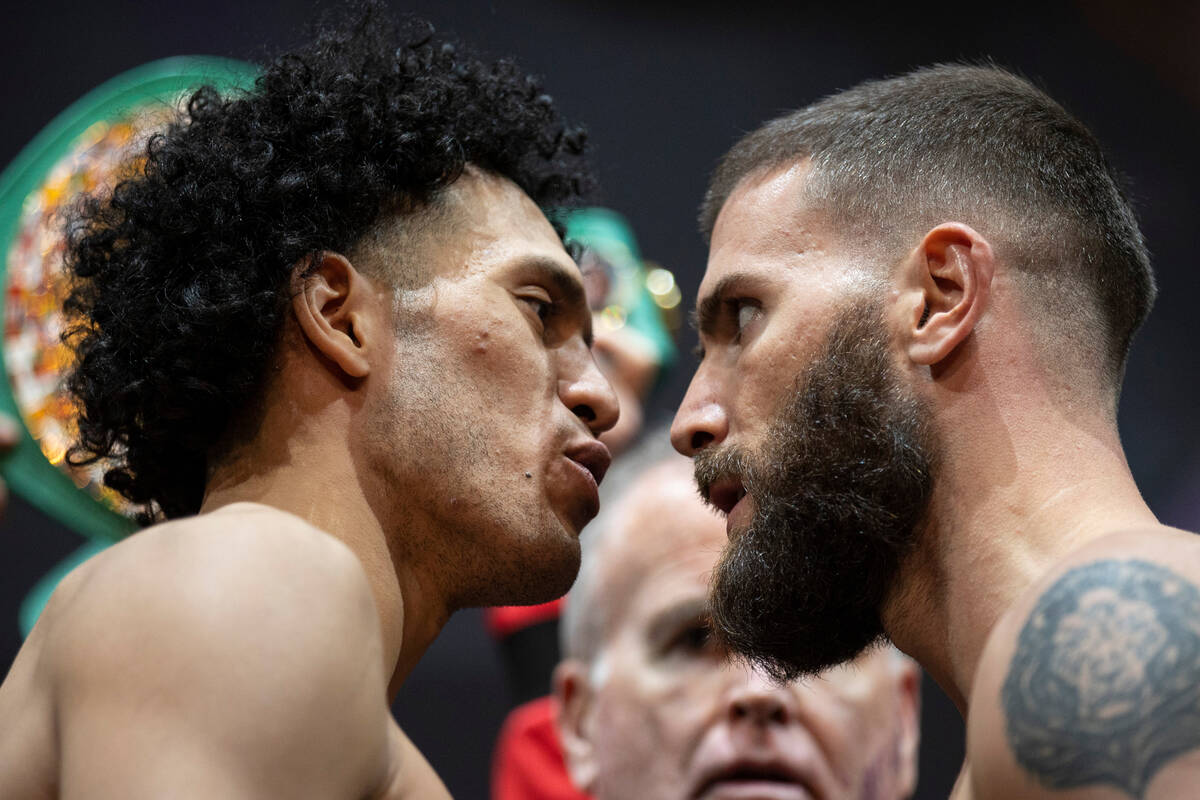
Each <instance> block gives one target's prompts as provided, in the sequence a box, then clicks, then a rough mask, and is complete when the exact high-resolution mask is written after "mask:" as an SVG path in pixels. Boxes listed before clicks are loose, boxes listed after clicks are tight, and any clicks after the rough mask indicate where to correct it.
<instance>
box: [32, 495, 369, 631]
mask: <svg viewBox="0 0 1200 800" xmlns="http://www.w3.org/2000/svg"><path fill="white" fill-rule="evenodd" d="M370 600H371V596H370V589H369V586H368V584H367V581H366V577H365V575H364V573H363V571H362V567H361V565H359V563H358V561H357V559H356V558H355V556H354V555H353V553H351V552H350V550H349V549H348V548H347V547H346V546H345V545H343V544H342V543H341V542H339V541H337V540H336V539H334V538H333V537H331V536H329V535H327V534H325V533H323V532H321V531H319V530H318V529H316V528H314V527H312V526H311V525H309V524H308V523H306V522H304V521H303V520H301V519H299V518H297V517H295V516H293V515H290V514H287V513H284V512H281V511H275V510H274V509H268V508H265V507H259V506H248V507H246V508H243V509H240V510H234V509H231V510H229V511H221V512H217V513H214V514H209V515H205V516H200V517H192V518H189V519H185V520H180V521H176V522H170V523H165V524H162V525H157V526H154V527H153V528H149V529H147V530H145V531H142V532H140V533H138V534H136V535H134V536H131V537H130V538H129V539H128V540H126V541H124V542H122V543H120V544H118V545H117V546H115V547H112V548H110V549H109V550H106V551H104V552H103V553H101V554H100V555H98V556H97V557H95V558H93V559H91V560H90V561H88V562H86V563H85V564H83V565H81V567H80V568H79V569H77V570H76V571H75V572H73V573H72V574H71V575H69V576H68V577H67V579H66V580H64V581H63V584H62V587H61V589H60V590H59V591H56V592H55V595H54V597H53V598H52V599H51V602H50V603H49V604H48V606H47V620H46V622H47V626H46V627H47V628H49V630H47V631H46V635H47V638H48V640H49V641H48V642H47V645H48V646H49V647H51V648H53V649H57V648H62V649H64V650H66V651H72V650H79V649H87V648H88V647H89V645H90V644H91V643H95V642H96V641H97V640H98V637H96V636H95V635H94V634H95V632H96V631H97V630H108V631H110V634H115V635H118V636H120V635H121V632H122V631H130V632H131V633H132V632H136V631H141V630H145V629H148V628H149V629H157V628H165V629H164V630H157V631H156V632H157V633H159V634H165V635H168V637H169V638H171V639H174V638H179V639H180V640H181V642H180V643H181V644H185V645H186V643H187V642H189V641H194V640H195V639H196V638H197V637H196V636H194V635H192V632H196V631H203V630H207V629H210V628H213V629H218V630H220V631H221V635H220V637H219V639H218V641H225V642H227V643H232V642H233V640H235V639H238V638H244V637H252V638H253V639H254V640H256V641H260V640H261V637H264V636H265V637H266V638H267V639H272V638H280V637H282V636H285V635H289V634H295V633H297V631H295V630H294V628H295V627H296V626H298V625H303V626H305V627H311V626H312V625H313V624H317V625H319V624H320V622H321V620H322V619H324V618H327V617H330V616H333V617H336V618H337V619H339V620H340V621H341V622H342V625H341V626H339V632H337V635H343V636H344V635H346V633H345V631H346V630H347V629H348V630H349V631H351V632H355V633H359V634H361V635H363V636H370V635H371V634H372V632H373V631H372V626H371V625H370V624H369V623H371V622H372V621H373V616H374V609H373V606H372V605H371V603H370ZM311 614H316V615H317V616H316V617H315V618H311V617H310V616H309V615H311ZM354 622H358V623H361V624H360V625H359V626H355V625H354V624H353V623H354ZM181 623H186V624H185V625H182V626H181ZM326 632H327V633H335V632H334V631H326ZM109 643H110V645H111V643H112V642H111V639H110V640H109ZM210 643H211V642H210Z"/></svg>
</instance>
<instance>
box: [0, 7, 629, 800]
mask: <svg viewBox="0 0 1200 800" xmlns="http://www.w3.org/2000/svg"><path fill="white" fill-rule="evenodd" d="M581 150H582V135H581V133H580V132H578V131H576V130H573V129H570V128H568V127H566V126H565V125H564V123H563V122H562V121H561V120H560V118H559V117H558V115H557V114H556V112H555V111H554V109H553V106H552V104H551V101H550V98H549V97H547V96H546V95H545V94H544V93H543V90H542V88H541V86H540V84H539V83H538V82H537V81H536V80H535V79H533V78H530V77H527V76H526V75H524V74H523V73H521V72H520V71H519V70H518V69H517V68H516V67H515V66H514V65H513V64H511V63H509V62H504V61H502V62H499V63H496V64H485V63H482V62H480V61H477V60H475V59H474V58H472V57H470V56H468V55H464V53H463V50H462V48H461V47H456V46H455V45H453V44H451V43H449V42H446V41H443V40H441V39H439V38H436V37H434V36H433V35H432V33H431V32H430V31H429V30H428V28H427V26H423V25H421V24H419V23H408V24H405V25H403V26H395V25H391V24H389V22H388V21H387V20H385V19H381V18H380V15H379V14H378V12H369V13H368V14H367V16H366V17H365V18H364V19H361V20H360V21H359V22H357V23H356V24H354V25H351V26H347V27H345V28H337V29H331V30H330V31H328V32H326V33H324V34H322V35H321V36H320V37H319V38H318V39H317V41H315V43H313V44H310V45H307V46H305V47H302V48H300V49H298V50H296V51H295V52H291V53H288V54H286V55H284V56H281V57H280V58H278V59H277V60H275V61H274V63H272V64H270V65H269V66H267V67H266V68H265V71H264V72H263V74H262V76H261V77H260V78H259V80H258V82H257V84H256V85H255V87H254V89H253V90H251V91H249V92H247V93H244V94H234V95H232V96H228V97H224V98H223V97H220V96H218V95H217V94H216V93H215V92H213V91H212V90H208V89H201V90H199V91H198V92H197V93H196V94H195V95H194V96H193V97H192V98H191V101H190V103H189V105H188V111H187V114H186V115H184V118H183V119H181V120H180V121H179V122H178V123H176V124H175V125H173V126H172V127H171V128H170V129H169V130H168V131H167V132H166V133H165V134H164V135H163V136H161V137H157V138H155V139H153V140H152V141H151V142H150V143H149V145H148V149H147V152H146V156H147V157H146V160H145V164H144V166H142V167H139V168H138V170H137V172H136V174H134V175H133V176H132V177H130V178H129V179H128V180H127V181H125V182H124V183H122V184H121V185H119V186H118V187H117V188H116V189H115V191H114V192H113V193H112V194H111V196H110V197H98V198H94V199H93V200H91V201H90V203H89V204H88V205H87V207H86V208H85V209H83V210H82V212H81V216H80V217H79V219H78V220H77V221H76V222H75V223H74V225H73V228H72V241H71V248H70V254H69V267H70V269H71V272H72V274H73V276H74V279H75V284H74V289H73V292H72V294H71V297H70V303H69V310H70V312H71V313H72V314H73V319H74V327H73V329H72V330H71V332H70V340H71V342H72V344H73V346H74V349H75V353H76V356H77V365H76V368H75V372H74V374H73V376H72V377H71V380H70V386H71V390H72V391H73V393H74V395H75V397H76V399H77V400H78V402H79V406H80V409H81V412H80V413H81V415H80V438H79V441H78V444H77V446H76V447H75V449H74V450H73V452H72V453H71V458H72V459H74V460H76V461H89V460H95V459H104V460H106V461H108V462H110V463H111V466H110V468H109V470H108V473H107V482H108V484H109V485H110V486H112V487H113V488H115V489H117V490H119V491H121V492H122V493H123V494H124V495H125V496H126V497H128V498H129V499H130V500H132V501H134V502H136V503H140V504H143V506H144V508H145V511H146V516H147V517H148V518H149V519H150V520H152V521H154V522H155V523H156V524H154V525H153V526H152V527H149V528H148V529H146V530H144V531H141V532H139V533H137V534H135V535H134V536H132V537H130V538H129V539H128V540H126V541H125V542H122V543H121V544H119V545H116V546H114V547H112V548H111V549H109V550H108V551H106V552H104V553H102V554H100V555H99V556H97V557H95V558H94V559H92V560H91V561H89V562H86V563H85V564H84V565H82V566H81V567H80V568H78V569H77V570H76V571H75V572H73V573H72V574H71V575H69V576H68V577H67V578H66V579H65V580H64V581H63V582H62V584H61V585H60V587H59V588H58V590H57V591H56V592H55V594H54V596H53V597H52V599H51V600H50V602H49V604H48V606H47V608H46V610H45V612H44V614H43V616H42V618H41V620H40V621H39V622H38V624H37V626H36V627H35V629H34V630H33V632H32V634H31V635H30V637H29V639H28V640H27V642H26V644H25V646H24V647H23V648H22V650H21V652H20V653H19V655H18V656H17V659H16V661H15V662H14V664H13V666H12V668H11V670H10V671H9V673H8V676H7V678H6V679H5V682H4V684H3V685H2V686H0V797H20V798H42V797H45V798H54V797H62V798H83V797H86V798H90V799H92V800H102V799H103V798H122V800H127V799H129V798H151V797H165V796H170V797H178V798H185V797H195V798H215V797H220V798H278V797H287V798H347V800H349V799H350V798H366V797H388V798H395V797H422V798H425V797H441V796H446V791H445V789H444V787H443V786H442V784H441V782H440V781H439V779H438V778H437V776H436V775H435V774H434V773H433V771H432V769H431V768H430V767H429V765H428V764H427V763H426V762H425V760H424V759H423V758H422V757H421V756H420V754H419V753H418V752H417V751H416V750H415V749H414V748H413V747H412V745H411V743H409V742H408V740H407V739H406V738H405V737H404V735H403V734H402V733H401V731H400V730H399V729H398V728H397V726H396V724H395V722H394V721H393V720H392V718H391V715H390V713H389V700H390V699H391V698H393V697H394V696H395V694H396V692H397V690H398V688H399V687H400V685H401V683H402V682H403V681H404V679H405V676H406V675H408V673H409V672H410V671H411V670H412V668H413V665H414V664H415V663H416V662H417V661H418V659H419V658H420V657H421V654H422V652H423V651H424V650H425V649H426V647H427V646H428V645H429V644H430V642H431V641H432V640H433V639H434V637H435V636H436V635H437V633H438V631H439V630H440V628H441V627H442V625H443V624H444V623H445V622H446V620H447V618H448V617H449V615H450V614H451V613H452V612H454V611H455V610H456V609H459V608H463V607H466V606H477V605H487V604H497V603H533V602H541V601H546V600H549V599H552V598H554V597H557V596H559V595H560V594H562V593H563V592H565V591H566V589H567V588H568V587H569V586H570V584H571V581H572V580H573V579H574V577H575V573H576V571H577V569H578V565H579V543H578V534H579V531H580V528H582V526H583V525H584V524H585V523H586V522H587V521H588V520H589V519H591V517H592V516H594V515H595V513H596V511H597V503H598V500H597V491H596V487H597V483H598V482H599V481H600V480H601V478H602V477H603V474H604V471H605V469H606V468H607V465H608V462H609V456H608V452H607V450H606V449H605V448H604V446H603V445H601V444H600V443H599V442H598V441H597V439H596V437H597V436H598V435H599V434H600V433H601V432H603V431H604V430H606V429H608V428H609V427H610V426H612V424H613V423H614V422H615V420H616V415H617V408H616V400H615V398H614V395H613V393H612V390H611V388H610V387H609V385H608V384H607V382H606V381H605V380H604V379H603V377H602V376H601V375H600V373H599V372H598V371H597V369H596V366H595V364H594V362H593V360H592V357H591V353H590V351H589V343H590V339H591V331H590V327H589V326H590V319H591V317H590V314H589V311H588V307H587V303H586V300H585V296H584V289H583V286H582V283H581V278H580V274H579V271H578V268H577V267H576V265H575V263H574V261H573V260H572V258H571V257H570V255H569V254H568V252H567V250H566V249H564V246H563V244H562V242H561V240H560V238H559V236H558V234H557V233H556V230H555V228H554V227H553V226H552V225H551V223H550V222H548V221H547V218H546V217H545V216H544V215H543V213H542V211H541V210H540V208H541V207H544V206H551V205H552V206H561V205H564V204H569V203H570V202H571V200H572V198H573V197H574V196H575V195H576V194H578V193H579V192H580V190H581V189H582V188H583V187H584V186H585V184H586V182H587V176H586V173H585V172H584V166H583V164H582V162H581V157H580V154H581Z"/></svg>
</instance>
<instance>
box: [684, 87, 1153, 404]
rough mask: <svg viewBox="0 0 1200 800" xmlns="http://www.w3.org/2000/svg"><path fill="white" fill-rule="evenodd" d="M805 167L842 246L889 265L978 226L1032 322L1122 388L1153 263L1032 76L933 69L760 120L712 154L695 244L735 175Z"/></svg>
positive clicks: (1148, 298)
mask: <svg viewBox="0 0 1200 800" xmlns="http://www.w3.org/2000/svg"><path fill="white" fill-rule="evenodd" d="M804 161H809V162H810V169H811V172H810V174H809V177H808V182H807V185H806V187H805V197H804V198H803V199H804V200H805V201H806V202H808V203H810V204H812V206H813V207H814V208H817V209H819V210H820V211H822V212H823V213H825V214H826V215H827V218H828V219H829V221H830V222H831V223H832V224H833V225H834V226H835V227H836V229H837V231H838V233H839V234H840V236H841V237H842V239H843V241H844V242H845V243H848V244H851V245H857V246H867V247H872V246H874V247H876V248H878V249H880V250H881V252H880V253H878V255H880V256H882V257H885V258H888V259H892V260H893V261H892V263H894V260H895V259H898V258H899V257H901V256H902V255H903V253H902V252H899V250H900V248H901V247H903V246H907V247H911V246H913V244H914V243H915V242H914V239H913V237H914V236H916V237H919V236H920V235H923V234H924V232H925V231H927V230H929V229H931V228H932V227H933V226H934V225H936V224H938V223H940V222H948V221H958V222H964V223H966V224H969V225H972V226H973V227H975V228H977V229H978V230H979V231H980V232H981V233H982V234H983V235H984V236H987V237H989V239H991V240H993V244H994V245H995V246H996V250H997V253H998V256H999V257H1001V258H1005V259H1007V263H1009V264H1011V265H1012V266H1014V267H1016V269H1017V270H1018V272H1019V273H1020V274H1021V275H1022V276H1024V277H1025V278H1026V280H1025V282H1024V284H1025V286H1026V288H1027V289H1028V291H1027V292H1026V296H1027V297H1029V298H1031V301H1032V302H1035V303H1040V304H1041V306H1042V308H1043V310H1044V311H1046V312H1048V313H1047V314H1044V315H1043V316H1044V317H1046V318H1047V319H1050V320H1053V321H1054V323H1055V324H1058V323H1059V322H1060V321H1061V322H1062V323H1065V325H1066V326H1067V328H1069V330H1066V331H1065V335H1066V336H1067V338H1068V339H1070V340H1071V341H1072V342H1073V343H1075V344H1081V343H1086V348H1087V350H1089V351H1092V352H1096V353H1097V355H1098V357H1099V360H1100V362H1101V370H1102V372H1103V374H1102V376H1101V377H1102V378H1103V379H1104V381H1105V384H1106V385H1108V386H1111V387H1112V388H1113V389H1114V390H1117V389H1119V386H1120V382H1121V378H1122V376H1123V373H1124V366H1125V360H1126V357H1127V356H1128V352H1129V346H1130V343H1131V341H1132V338H1133V335H1134V333H1135V332H1136V330H1137V329H1138V327H1139V326H1140V325H1141V324H1142V322H1143V320H1144V319H1145V318H1146V315H1147V314H1148V313H1149V311H1150V307H1151V305H1152V304H1153V301H1154V295H1155V284H1154V276H1153V273H1152V271H1151V268H1150V259H1149V255H1148V253H1147V250H1146V246H1145V244H1144V242H1143V239H1142V234H1141V231H1140V230H1139V228H1138V223H1137V218H1136V216H1135V214H1134V211H1133V209H1132V208H1131V206H1130V203H1129V201H1128V199H1127V198H1126V195H1125V193H1124V191H1123V190H1122V180H1121V179H1120V176H1119V175H1118V174H1117V173H1116V172H1115V170H1113V168H1112V167H1110V166H1109V164H1108V161H1107V159H1106V158H1105V156H1104V153H1103V152H1102V151H1101V148H1100V145H1099V143H1098V142H1097V140H1096V138H1095V137H1094V136H1093V135H1092V134H1091V132H1090V131H1088V129H1087V128H1086V127H1085V126H1084V125H1083V124H1082V123H1081V122H1079V121H1078V120H1077V119H1075V118H1074V117H1073V116H1071V114H1069V113H1068V112H1067V111H1065V110H1064V109H1063V108H1062V107H1061V106H1060V105H1059V104H1058V103H1056V102H1055V101H1054V100H1052V99H1051V98H1050V97H1048V96H1047V95H1046V94H1045V93H1044V92H1042V91H1041V90H1039V89H1037V88H1036V87H1034V86H1033V85H1032V84H1031V83H1030V82H1029V81H1027V80H1025V79H1023V78H1020V77H1018V76H1016V75H1013V74H1011V73H1009V72H1006V71H1004V70H1002V69H999V68H997V67H994V66H990V65H989V66H968V65H957V64H947V65H938V66H933V67H927V68H923V69H918V70H916V71H914V72H911V73H909V74H907V75H903V76H901V77H897V78H892V79H889V80H879V81H868V82H866V83H862V84H859V85H858V86H856V87H854V88H852V89H849V90H847V91H844V92H841V93H839V94H835V95H832V96H831V97H828V98H826V99H824V100H821V101H819V102H817V103H815V104H813V105H811V106H808V107H807V108H804V109H801V110H800V111H796V112H794V113H791V114H787V115H785V116H782V117H780V118H778V119H776V120H773V121H771V122H768V123H767V124H765V125H763V126H762V127H761V128H759V129H758V130H756V131H753V132H752V133H750V134H748V135H746V136H745V137H744V138H742V139H741V140H740V141H739V142H738V143H737V144H736V145H734V147H733V148H732V149H731V150H730V151H729V153H728V154H726V155H725V157H724V158H723V159H722V160H721V162H720V164H719V166H718V167H717V169H716V171H715V173H714V175H713V177H712V180H711V182H710V185H709V188H708V192H707V194H706V196H705V198H704V202H703V204H702V207H701V212H700V227H701V232H702V233H703V235H704V236H705V237H706V238H711V236H712V232H713V227H714V225H715V223H716V219H717V216H718V215H719V214H720V211H721V208H722V206H724V204H725V202H726V201H727V200H728V199H729V196H730V194H731V193H732V192H733V191H734V189H735V188H736V187H737V186H738V184H739V183H741V182H742V181H743V180H745V179H746V178H749V177H762V176H765V175H767V174H769V173H771V172H773V171H774V170H777V169H781V168H783V167H786V166H788V165H790V164H798V163H801V162H804ZM867 243H873V244H867ZM1060 332H1062V331H1060ZM1097 345H1099V346H1097Z"/></svg>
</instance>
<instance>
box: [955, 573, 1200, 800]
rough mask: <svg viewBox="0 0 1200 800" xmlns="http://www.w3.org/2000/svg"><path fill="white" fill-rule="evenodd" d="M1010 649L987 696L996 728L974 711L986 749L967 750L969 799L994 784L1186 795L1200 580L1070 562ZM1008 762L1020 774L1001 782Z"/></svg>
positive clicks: (1192, 759) (1085, 793)
mask: <svg viewBox="0 0 1200 800" xmlns="http://www.w3.org/2000/svg"><path fill="white" fill-rule="evenodd" d="M1195 566H1197V565H1195V564H1193V565H1192V567H1193V568H1194V567H1195ZM1010 646H1011V648H1012V649H1011V657H1009V658H1007V659H1006V661H1005V663H1006V668H1005V669H1004V670H1003V674H1002V679H1000V678H1001V671H1000V670H998V669H995V668H992V670H991V671H992V673H993V677H992V679H991V682H992V683H993V688H992V690H991V691H989V692H987V693H986V694H989V695H991V698H992V703H998V705H999V709H998V710H999V711H1000V712H1001V713H1000V715H998V716H999V717H1000V718H1002V720H1003V726H1002V728H999V727H998V726H997V728H995V729H993V730H992V732H991V737H992V741H990V742H988V741H985V740H986V739H987V737H988V733H987V732H986V730H982V728H984V727H986V726H980V725H976V724H974V723H975V722H976V720H972V727H971V737H972V745H973V746H974V747H975V749H976V751H977V752H978V753H980V754H983V755H985V758H984V759H983V760H982V761H981V760H979V759H976V758H974V756H973V763H972V771H973V773H974V778H975V779H974V781H973V783H974V784H975V786H976V796H977V797H987V796H992V790H993V788H994V787H996V786H997V785H1000V784H1008V785H1009V786H1010V787H1011V788H1012V789H1014V790H1018V791H1020V792H1022V796H1036V795H1038V794H1040V795H1045V796H1047V797H1059V796H1063V797H1067V796H1069V797H1073V798H1074V797H1079V798H1083V797H1091V796H1104V797H1112V796H1114V794H1113V790H1116V791H1117V792H1119V794H1118V795H1116V796H1128V797H1134V798H1151V797H1163V798H1167V797H1185V796H1191V795H1190V794H1188V793H1186V792H1185V793H1184V794H1177V793H1176V789H1175V788H1173V787H1174V786H1175V785H1176V784H1177V783H1178V784H1179V785H1180V786H1184V785H1192V786H1194V785H1195V781H1197V780H1200V770H1198V769H1197V764H1198V762H1200V588H1198V587H1197V585H1196V583H1195V582H1194V581H1193V580H1191V579H1190V578H1189V577H1185V573H1184V572H1182V571H1180V572H1177V571H1175V570H1172V569H1170V568H1168V567H1167V566H1165V565H1164V564H1162V563H1159V562H1157V561H1147V560H1140V559H1137V558H1119V559H1117V558H1112V559H1103V560H1095V561H1091V562H1088V563H1084V564H1081V565H1079V566H1075V567H1073V568H1071V569H1068V570H1066V571H1065V572H1063V573H1062V574H1061V575H1059V576H1058V577H1057V579H1055V580H1054V581H1053V583H1051V585H1050V586H1049V587H1048V588H1046V589H1045V590H1044V591H1042V592H1041V594H1040V595H1039V596H1038V598H1037V600H1036V602H1035V603H1034V605H1033V607H1032V610H1031V611H1029V613H1028V614H1027V615H1025V617H1024V621H1023V623H1022V624H1021V626H1020V627H1019V632H1018V633H1017V634H1016V636H1015V645H1010ZM984 680H988V678H986V677H985V678H984ZM985 704H986V699H985ZM974 713H975V710H974V709H973V710H972V714H973V715H974ZM982 713H983V714H984V715H985V717H987V716H992V717H993V718H994V717H995V715H991V714H989V711H988V709H986V708H985V709H984V710H983V711H982ZM996 740H1000V741H996ZM1002 750H1003V751H1004V752H1002ZM1008 768H1012V769H1011V771H1014V772H1018V773H1019V775H1020V776H1021V778H1022V779H1020V780H1017V781H1015V782H1013V781H1010V780H1006V779H1005V776H1004V774H1003V773H1005V772H1008V771H1010V769H1008ZM1035 788H1036V790H1037V791H1036V794H1035V792H1034V790H1035ZM1188 791H1191V790H1188Z"/></svg>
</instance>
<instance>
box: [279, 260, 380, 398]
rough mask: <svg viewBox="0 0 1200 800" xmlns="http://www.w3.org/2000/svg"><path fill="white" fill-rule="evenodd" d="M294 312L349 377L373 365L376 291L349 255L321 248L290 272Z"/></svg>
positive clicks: (307, 335) (303, 328)
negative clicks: (309, 261) (312, 258)
mask: <svg viewBox="0 0 1200 800" xmlns="http://www.w3.org/2000/svg"><path fill="white" fill-rule="evenodd" d="M291 288H292V312H293V313H294V314H295V315H296V321H297V322H298V323H299V324H300V330H301V331H302V332H303V334H304V337H305V338H306V339H307V340H308V342H309V344H311V345H312V346H313V347H314V348H315V349H316V350H317V352H319V353H320V354H321V355H322V356H324V357H325V358H326V359H328V360H329V361H330V362H332V363H333V364H336V365H337V366H338V367H339V368H340V369H341V371H342V372H343V373H345V375H346V376H348V377H350V378H365V377H366V376H367V373H369V372H370V371H371V364H370V361H369V359H368V358H367V356H368V354H369V348H370V346H371V344H373V337H372V335H371V334H372V333H373V332H374V331H373V326H372V324H371V323H372V321H373V320H374V316H373V314H372V311H374V310H375V309H374V303H375V299H376V298H375V292H374V291H373V287H372V284H371V281H369V280H368V279H367V278H365V277H364V276H363V275H362V274H361V273H360V272H359V271H358V270H356V269H355V268H354V265H353V264H351V263H350V262H349V261H348V260H347V259H346V257H345V256H342V255H339V254H338V253H328V252H326V253H321V254H320V255H319V256H317V260H316V263H315V264H312V265H310V266H309V267H308V268H307V269H303V268H298V269H297V270H296V271H295V272H293V273H292V286H291Z"/></svg>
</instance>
